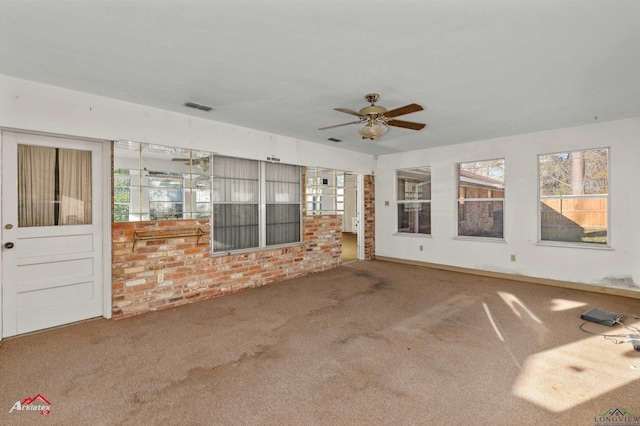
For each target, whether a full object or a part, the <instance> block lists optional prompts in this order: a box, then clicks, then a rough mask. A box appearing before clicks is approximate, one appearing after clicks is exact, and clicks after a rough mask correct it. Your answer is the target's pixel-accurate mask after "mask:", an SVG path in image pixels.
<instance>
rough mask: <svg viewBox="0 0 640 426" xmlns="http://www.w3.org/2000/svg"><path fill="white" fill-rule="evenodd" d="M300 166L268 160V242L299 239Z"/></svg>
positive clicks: (266, 171) (277, 242)
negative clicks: (269, 161)
mask: <svg viewBox="0 0 640 426" xmlns="http://www.w3.org/2000/svg"><path fill="white" fill-rule="evenodd" d="M300 175H301V173H300V167H299V166H291V165H288V164H274V163H265V178H266V191H267V209H266V212H267V241H266V242H267V245H268V246H271V245H277V244H286V243H294V242H298V241H300V210H301V208H300V193H301V187H300V179H301V176H300Z"/></svg>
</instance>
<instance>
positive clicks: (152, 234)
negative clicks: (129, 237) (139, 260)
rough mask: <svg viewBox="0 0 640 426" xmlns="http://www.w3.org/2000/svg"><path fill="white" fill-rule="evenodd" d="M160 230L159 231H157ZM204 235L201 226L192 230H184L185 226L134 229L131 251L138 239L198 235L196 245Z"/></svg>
mask: <svg viewBox="0 0 640 426" xmlns="http://www.w3.org/2000/svg"><path fill="white" fill-rule="evenodd" d="M159 232H161V233H159ZM204 235H207V233H206V232H205V231H203V230H202V228H196V229H195V230H194V231H192V232H185V228H178V229H175V230H169V229H163V230H161V231H158V230H146V231H134V232H133V248H132V249H131V251H134V250H135V249H136V244H137V243H138V241H151V240H168V239H171V238H187V237H198V239H197V240H196V245H197V244H199V243H200V238H202V237H203V236H204Z"/></svg>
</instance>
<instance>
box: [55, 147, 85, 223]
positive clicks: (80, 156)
mask: <svg viewBox="0 0 640 426" xmlns="http://www.w3.org/2000/svg"><path fill="white" fill-rule="evenodd" d="M58 165H59V181H60V196H59V198H60V219H59V221H58V224H59V225H85V224H90V223H91V151H79V150H76V149H60V150H59V152H58Z"/></svg>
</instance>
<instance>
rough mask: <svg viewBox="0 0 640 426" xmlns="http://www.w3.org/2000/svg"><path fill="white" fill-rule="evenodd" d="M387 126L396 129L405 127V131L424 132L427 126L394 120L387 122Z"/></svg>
mask: <svg viewBox="0 0 640 426" xmlns="http://www.w3.org/2000/svg"><path fill="white" fill-rule="evenodd" d="M387 125H388V126H395V127H403V128H405V129H411V130H422V129H424V128H425V127H426V126H427V125H426V124H424V123H414V122H412V121H404V120H393V119H392V120H389V121H387Z"/></svg>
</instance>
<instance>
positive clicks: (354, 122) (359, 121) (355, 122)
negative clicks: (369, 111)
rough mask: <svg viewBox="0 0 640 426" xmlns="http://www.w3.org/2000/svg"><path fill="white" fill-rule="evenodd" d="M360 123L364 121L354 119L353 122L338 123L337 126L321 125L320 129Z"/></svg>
mask: <svg viewBox="0 0 640 426" xmlns="http://www.w3.org/2000/svg"><path fill="white" fill-rule="evenodd" d="M358 123H362V121H361V120H358V121H352V122H351V123H342V124H336V125H335V126H327V127H320V128H319V129H318V130H327V129H333V128H334V127H342V126H348V125H349V124H358Z"/></svg>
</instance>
